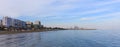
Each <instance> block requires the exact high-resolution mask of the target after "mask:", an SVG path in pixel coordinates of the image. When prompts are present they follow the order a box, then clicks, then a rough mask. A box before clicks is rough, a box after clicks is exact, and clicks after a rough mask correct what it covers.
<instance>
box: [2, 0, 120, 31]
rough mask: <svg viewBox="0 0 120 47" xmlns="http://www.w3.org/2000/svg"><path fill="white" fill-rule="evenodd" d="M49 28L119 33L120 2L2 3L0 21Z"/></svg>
mask: <svg viewBox="0 0 120 47" xmlns="http://www.w3.org/2000/svg"><path fill="white" fill-rule="evenodd" d="M3 16H9V17H12V18H16V19H20V20H23V21H36V20H40V21H41V22H42V24H43V25H45V26H48V27H65V28H71V27H74V26H78V27H81V28H83V27H84V28H97V29H120V21H119V20H120V0H0V18H2V17H3Z"/></svg>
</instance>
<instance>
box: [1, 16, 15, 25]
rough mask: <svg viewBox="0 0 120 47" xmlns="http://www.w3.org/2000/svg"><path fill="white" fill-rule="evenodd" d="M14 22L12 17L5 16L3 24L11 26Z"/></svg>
mask: <svg viewBox="0 0 120 47" xmlns="http://www.w3.org/2000/svg"><path fill="white" fill-rule="evenodd" d="M12 23H13V19H12V18H9V17H3V19H2V24H3V26H4V27H10V26H12Z"/></svg>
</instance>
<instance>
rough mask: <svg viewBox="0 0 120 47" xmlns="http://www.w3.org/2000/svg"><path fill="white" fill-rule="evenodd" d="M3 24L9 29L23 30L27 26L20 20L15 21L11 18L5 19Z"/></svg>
mask: <svg viewBox="0 0 120 47" xmlns="http://www.w3.org/2000/svg"><path fill="white" fill-rule="evenodd" d="M2 24H3V26H4V27H7V28H9V27H15V28H23V27H25V26H26V22H24V21H21V20H18V19H13V18H10V17H3V19H2Z"/></svg>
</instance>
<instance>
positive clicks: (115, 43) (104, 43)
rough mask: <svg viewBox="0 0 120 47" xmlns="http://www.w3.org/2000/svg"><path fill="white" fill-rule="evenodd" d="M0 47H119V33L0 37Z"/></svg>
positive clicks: (38, 34)
mask: <svg viewBox="0 0 120 47" xmlns="http://www.w3.org/2000/svg"><path fill="white" fill-rule="evenodd" d="M0 47H120V31H108V30H106V31H105V30H63V31H50V32H35V33H22V34H9V35H0Z"/></svg>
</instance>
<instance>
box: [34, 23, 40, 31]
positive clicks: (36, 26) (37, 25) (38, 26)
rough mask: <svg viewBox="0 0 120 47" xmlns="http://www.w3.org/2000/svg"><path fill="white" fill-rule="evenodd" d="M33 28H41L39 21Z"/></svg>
mask: <svg viewBox="0 0 120 47" xmlns="http://www.w3.org/2000/svg"><path fill="white" fill-rule="evenodd" d="M34 28H36V29H39V28H41V22H40V21H35V22H34Z"/></svg>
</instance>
